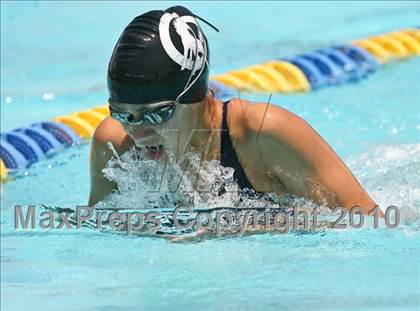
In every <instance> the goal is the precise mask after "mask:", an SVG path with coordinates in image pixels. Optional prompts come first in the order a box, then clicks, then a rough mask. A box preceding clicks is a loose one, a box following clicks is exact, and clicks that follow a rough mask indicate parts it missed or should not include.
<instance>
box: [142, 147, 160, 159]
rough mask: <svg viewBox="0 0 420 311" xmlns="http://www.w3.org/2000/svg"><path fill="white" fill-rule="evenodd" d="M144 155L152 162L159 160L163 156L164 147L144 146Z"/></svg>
mask: <svg viewBox="0 0 420 311" xmlns="http://www.w3.org/2000/svg"><path fill="white" fill-rule="evenodd" d="M142 147H143V148H144V150H145V152H144V155H145V156H146V157H148V158H149V159H152V160H157V159H159V158H160V157H161V156H162V155H163V151H164V147H163V145H143V146H142Z"/></svg>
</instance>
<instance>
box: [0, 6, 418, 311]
mask: <svg viewBox="0 0 420 311" xmlns="http://www.w3.org/2000/svg"><path fill="white" fill-rule="evenodd" d="M184 4H185V5H186V6H188V7H189V8H191V10H192V11H194V12H195V13H197V14H198V15H200V16H202V17H204V18H206V19H208V20H209V21H210V22H212V23H213V24H215V25H216V26H218V27H219V28H220V30H221V32H220V33H215V32H213V31H212V30H210V29H208V30H207V28H205V31H206V34H208V38H209V42H210V48H211V58H212V73H213V74H218V73H223V72H226V71H228V70H230V69H235V68H241V67H243V66H247V65H250V64H255V63H259V62H263V61H266V60H270V59H274V58H278V57H284V56H290V55H293V54H297V53H300V52H303V51H307V50H311V49H315V48H320V47H327V46H330V45H333V44H336V43H345V42H348V41H349V40H351V39H356V38H361V37H366V36H369V35H373V34H378V33H385V32H389V31H392V30H397V29H401V28H405V27H410V26H414V25H418V21H419V20H420V5H419V3H416V2H401V3H399V2H358V3H353V2H345V3H334V2H321V3H317V2H302V3H293V2H268V3H265V4H261V3H257V2H244V3H240V4H238V3H229V2H227V3H224V2H205V3H196V2H194V3H184ZM171 5H173V4H167V3H164V2H159V3H152V2H145V3H139V2H123V3H118V4H116V3H112V2H88V3H82V2H60V3H52V2H35V1H34V2H6V3H5V2H2V3H1V62H2V66H1V78H2V79H1V131H2V132H4V131H7V130H11V129H13V128H16V127H19V126H24V125H28V124H30V123H32V122H35V121H43V120H46V119H48V118H51V117H54V116H57V115H60V114H65V113H69V112H73V111H79V110H82V109H86V108H89V107H92V106H95V105H99V104H101V103H104V102H105V101H106V99H107V91H106V84H105V82H106V67H107V63H108V58H109V56H110V54H111V52H112V48H113V46H114V44H115V42H116V40H117V38H118V36H119V34H120V32H121V31H122V29H123V27H124V26H125V25H126V24H127V23H128V22H129V21H130V20H131V19H132V18H133V17H134V16H136V15H138V14H140V13H141V12H144V11H147V10H150V9H153V8H166V7H169V6H171ZM204 27H205V26H204ZM419 76H420V58H412V59H408V60H402V61H398V62H394V63H392V64H389V65H387V66H384V67H382V68H380V69H379V70H378V71H377V72H376V73H375V74H373V75H371V76H369V78H367V79H365V80H363V81H360V82H358V83H354V84H348V85H341V86H338V87H332V88H325V89H322V90H319V91H316V92H312V93H308V94H299V95H297V94H294V95H287V96H286V95H281V94H275V95H273V97H272V100H271V102H272V103H274V104H276V105H280V106H282V107H285V108H287V109H289V110H290V111H293V112H294V113H296V114H298V115H299V116H301V117H303V118H304V119H305V120H307V121H308V122H309V123H310V124H311V125H312V126H313V127H314V128H315V129H316V130H317V131H318V132H319V133H320V134H321V135H322V136H323V137H324V138H325V140H326V141H327V142H328V143H329V144H330V145H331V146H332V147H333V149H334V150H336V152H337V153H338V154H339V155H340V157H342V158H343V160H344V161H345V163H346V164H347V165H348V166H349V167H350V169H351V170H352V172H353V173H354V174H355V176H356V177H357V178H358V180H359V181H360V182H361V184H362V185H363V186H364V187H365V188H366V190H367V191H368V193H369V194H370V195H371V196H372V197H373V199H374V200H375V201H376V202H377V203H378V204H379V205H380V206H381V207H387V206H389V205H395V206H398V207H399V209H400V211H401V224H400V226H399V227H398V228H397V229H393V230H391V229H386V228H383V227H381V228H380V229H372V226H370V225H369V224H371V220H368V221H367V224H368V225H366V226H365V227H363V228H362V229H359V230H355V229H348V230H331V229H327V230H321V231H317V232H310V231H309V232H305V231H303V232H302V231H299V232H294V233H290V234H288V235H280V234H273V233H264V234H254V235H246V236H243V237H234V236H226V237H222V238H209V239H200V240H193V241H192V242H183V243H173V242H170V241H169V240H167V239H163V238H157V237H139V236H136V235H133V236H125V235H123V234H119V233H116V232H100V231H98V230H92V229H89V228H83V229H81V230H41V229H39V230H33V231H29V232H28V231H16V230H15V229H14V228H13V224H14V218H13V208H14V206H15V205H17V204H19V205H22V206H27V205H36V206H37V207H40V206H41V205H43V204H44V205H47V206H59V207H72V208H74V207H75V206H77V205H84V204H86V203H87V198H88V193H89V148H90V146H89V144H88V143H86V144H82V145H80V146H77V147H74V148H70V149H67V150H66V151H64V152H63V153H60V154H59V155H58V156H55V157H53V158H50V159H48V160H45V161H42V162H39V163H36V164H35V165H33V166H32V167H31V168H30V169H28V170H27V171H24V172H20V173H19V174H17V175H16V176H15V177H14V180H13V181H11V182H9V183H7V184H4V185H3V184H2V188H1V203H2V204H1V235H2V237H1V242H2V243H1V270H2V273H1V284H2V290H1V308H2V310H31V309H33V308H34V307H38V306H42V309H43V310H57V309H60V310H81V309H82V310H115V309H123V310H134V309H135V310H138V309H140V310H143V309H152V308H156V309H170V310H182V309H204V310H206V309H212V310H213V309H217V310H226V309H239V310H279V309H284V310H324V309H331V310H337V309H340V310H418V308H419V306H420V261H419V259H418V258H420V178H419V176H420V139H419V137H420V105H419V102H420V87H419V82H418V79H419ZM51 94H54V95H53V96H51ZM241 96H243V97H247V98H249V99H252V100H264V101H266V100H268V97H269V96H268V95H267V94H256V95H255V94H254V95H249V94H241ZM51 97H52V99H49V98H51ZM126 194H128V193H126ZM129 194H130V195H133V193H129ZM123 195H124V194H123ZM139 195H140V194H139Z"/></svg>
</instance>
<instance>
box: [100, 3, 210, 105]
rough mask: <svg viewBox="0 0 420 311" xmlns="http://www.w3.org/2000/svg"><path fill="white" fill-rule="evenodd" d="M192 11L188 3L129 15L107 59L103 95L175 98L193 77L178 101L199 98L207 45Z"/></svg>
mask: <svg viewBox="0 0 420 311" xmlns="http://www.w3.org/2000/svg"><path fill="white" fill-rule="evenodd" d="M195 17H196V16H195V15H194V14H193V13H192V12H191V11H189V10H188V9H186V8H184V7H182V6H175V7H171V8H169V9H167V10H165V11H161V10H159V11H157V10H155V11H149V12H147V13H144V14H142V15H140V16H137V17H136V18H134V19H133V21H132V22H131V23H130V24H128V26H127V27H126V28H125V29H124V31H123V33H122V34H121V36H120V38H119V39H118V42H117V44H116V45H115V48H114V51H113V53H112V56H111V59H110V61H109V66H108V90H109V95H110V97H109V101H110V102H120V103H132V104H148V103H152V102H158V101H166V100H175V99H176V98H177V97H178V96H179V95H180V94H181V93H182V92H183V91H184V90H185V88H186V86H188V85H191V83H192V82H194V81H195V82H194V84H193V85H192V86H191V87H190V88H189V89H188V91H186V92H185V94H184V95H183V96H182V97H181V98H180V100H179V102H180V103H192V102H198V101H202V100H204V98H205V96H206V93H207V83H208V75H209V68H208V65H209V51H208V45H207V39H206V37H205V36H204V34H203V32H202V30H201V28H200V26H199V25H198V23H197V20H196V18H195ZM205 57H206V59H204V58H205ZM203 66H204V68H203ZM187 84H188V85H187Z"/></svg>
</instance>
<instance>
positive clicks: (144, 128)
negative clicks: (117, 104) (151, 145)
mask: <svg viewBox="0 0 420 311" xmlns="http://www.w3.org/2000/svg"><path fill="white" fill-rule="evenodd" d="M126 132H127V133H128V134H129V135H130V136H131V137H132V138H133V139H134V140H138V141H141V140H145V139H149V138H153V137H158V133H157V132H156V131H155V130H153V129H152V128H151V127H150V126H148V125H147V124H140V125H133V126H130V125H129V126H126Z"/></svg>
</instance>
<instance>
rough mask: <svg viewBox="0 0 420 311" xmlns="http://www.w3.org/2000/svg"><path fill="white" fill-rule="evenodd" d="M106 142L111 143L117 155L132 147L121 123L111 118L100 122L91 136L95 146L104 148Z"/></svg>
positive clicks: (131, 142) (130, 140)
mask: <svg viewBox="0 0 420 311" xmlns="http://www.w3.org/2000/svg"><path fill="white" fill-rule="evenodd" d="M108 142H111V143H112V145H113V146H114V148H115V149H116V150H117V151H118V153H120V152H122V151H125V150H128V149H129V148H131V147H132V146H133V145H134V143H133V141H132V139H131V138H130V137H129V136H128V135H127V132H126V131H125V130H124V128H123V126H122V125H121V123H120V122H118V121H117V120H114V119H112V118H111V117H107V118H105V119H104V120H102V121H101V122H100V123H99V125H98V126H97V128H96V130H95V133H94V135H93V143H94V144H95V145H97V146H102V147H105V146H106V145H107V143H108Z"/></svg>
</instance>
